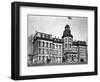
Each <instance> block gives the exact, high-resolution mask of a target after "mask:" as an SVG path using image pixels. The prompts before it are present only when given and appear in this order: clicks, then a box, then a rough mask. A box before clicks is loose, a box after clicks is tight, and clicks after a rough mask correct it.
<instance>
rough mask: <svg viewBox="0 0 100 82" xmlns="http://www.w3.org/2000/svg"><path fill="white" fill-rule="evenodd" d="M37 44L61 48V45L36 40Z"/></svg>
mask: <svg viewBox="0 0 100 82" xmlns="http://www.w3.org/2000/svg"><path fill="white" fill-rule="evenodd" d="M38 44H39V47H50V48H59V49H61V45H55V44H53V43H48V42H41V41H38Z"/></svg>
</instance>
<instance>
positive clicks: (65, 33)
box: [62, 25, 73, 38]
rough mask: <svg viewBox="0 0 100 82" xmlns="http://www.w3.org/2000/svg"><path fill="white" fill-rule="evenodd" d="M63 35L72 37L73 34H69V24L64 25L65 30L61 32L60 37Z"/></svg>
mask: <svg viewBox="0 0 100 82" xmlns="http://www.w3.org/2000/svg"><path fill="white" fill-rule="evenodd" d="M64 37H72V38H73V36H72V34H71V30H70V26H69V25H66V26H65V30H64V32H63V36H62V38H64Z"/></svg>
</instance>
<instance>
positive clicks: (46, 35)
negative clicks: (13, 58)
mask: <svg viewBox="0 0 100 82" xmlns="http://www.w3.org/2000/svg"><path fill="white" fill-rule="evenodd" d="M37 36H38V37H42V38H48V39H51V38H52V36H51V35H48V34H43V33H38V34H37Z"/></svg>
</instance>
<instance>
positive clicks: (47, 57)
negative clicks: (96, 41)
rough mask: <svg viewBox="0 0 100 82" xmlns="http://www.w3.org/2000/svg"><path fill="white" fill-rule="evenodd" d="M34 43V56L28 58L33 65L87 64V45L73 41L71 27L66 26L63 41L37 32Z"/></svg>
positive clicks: (83, 42)
mask: <svg viewBox="0 0 100 82" xmlns="http://www.w3.org/2000/svg"><path fill="white" fill-rule="evenodd" d="M32 41H33V54H32V56H31V58H30V57H28V61H29V62H30V61H31V64H56V63H60V64H61V63H62V64H63V63H64V64H66V63H67V64H78V63H87V44H86V42H85V41H73V35H72V34H71V30H70V27H69V25H66V26H65V30H64V32H63V35H62V38H61V39H59V38H56V37H53V36H52V35H51V34H46V33H41V32H36V34H35V35H34V37H33V40H32ZM30 59H31V60H30Z"/></svg>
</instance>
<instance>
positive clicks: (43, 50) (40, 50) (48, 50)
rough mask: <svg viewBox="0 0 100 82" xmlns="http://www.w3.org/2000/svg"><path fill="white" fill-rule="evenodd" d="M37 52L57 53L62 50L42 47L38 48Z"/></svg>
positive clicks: (60, 52)
mask: <svg viewBox="0 0 100 82" xmlns="http://www.w3.org/2000/svg"><path fill="white" fill-rule="evenodd" d="M38 52H39V54H59V55H61V54H62V51H57V50H51V49H44V48H39V49H38Z"/></svg>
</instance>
